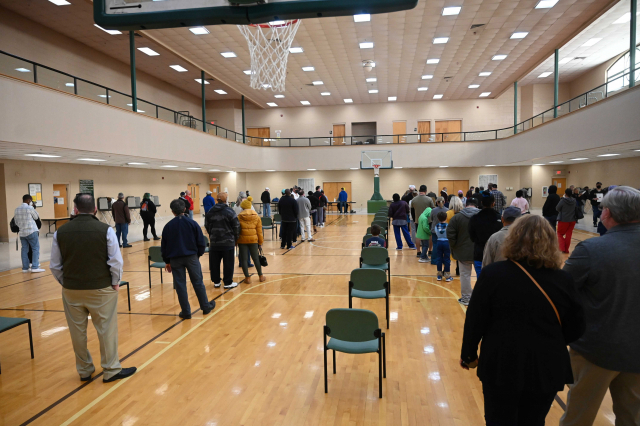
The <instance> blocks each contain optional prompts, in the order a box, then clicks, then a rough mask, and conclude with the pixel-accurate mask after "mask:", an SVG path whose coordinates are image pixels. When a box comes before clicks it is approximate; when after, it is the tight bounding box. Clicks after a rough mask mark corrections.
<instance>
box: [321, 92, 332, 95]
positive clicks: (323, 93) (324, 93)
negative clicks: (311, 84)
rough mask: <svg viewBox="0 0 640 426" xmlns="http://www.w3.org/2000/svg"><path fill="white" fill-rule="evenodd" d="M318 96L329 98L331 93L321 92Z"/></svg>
mask: <svg viewBox="0 0 640 426" xmlns="http://www.w3.org/2000/svg"><path fill="white" fill-rule="evenodd" d="M320 95H321V96H330V95H331V92H321V93H320Z"/></svg>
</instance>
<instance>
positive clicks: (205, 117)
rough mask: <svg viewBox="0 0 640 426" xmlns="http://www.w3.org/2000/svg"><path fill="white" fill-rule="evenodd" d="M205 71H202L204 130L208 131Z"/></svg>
mask: <svg viewBox="0 0 640 426" xmlns="http://www.w3.org/2000/svg"><path fill="white" fill-rule="evenodd" d="M204 84H205V82H204V71H200V85H201V86H202V131H203V132H205V133H206V131H207V100H206V99H205V97H204Z"/></svg>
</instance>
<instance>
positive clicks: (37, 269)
mask: <svg viewBox="0 0 640 426" xmlns="http://www.w3.org/2000/svg"><path fill="white" fill-rule="evenodd" d="M31 272H46V271H45V270H44V269H40V268H36V269H32V270H31Z"/></svg>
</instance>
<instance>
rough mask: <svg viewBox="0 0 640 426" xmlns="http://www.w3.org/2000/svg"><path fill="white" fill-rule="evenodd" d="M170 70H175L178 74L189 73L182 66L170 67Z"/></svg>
mask: <svg viewBox="0 0 640 426" xmlns="http://www.w3.org/2000/svg"><path fill="white" fill-rule="evenodd" d="M169 68H173V69H174V70H176V71H178V72H187V71H188V70H187V69H186V68H184V67H183V66H180V65H169Z"/></svg>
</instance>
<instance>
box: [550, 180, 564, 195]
mask: <svg viewBox="0 0 640 426" xmlns="http://www.w3.org/2000/svg"><path fill="white" fill-rule="evenodd" d="M552 185H555V186H557V187H558V195H560V196H561V197H562V194H564V190H565V189H567V178H556V177H554V178H553V179H552Z"/></svg>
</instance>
